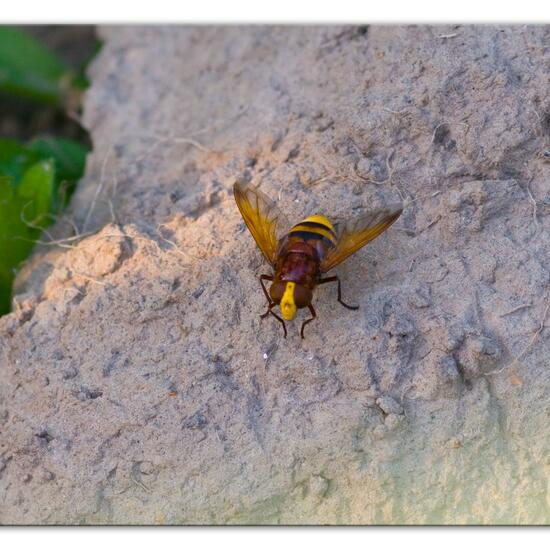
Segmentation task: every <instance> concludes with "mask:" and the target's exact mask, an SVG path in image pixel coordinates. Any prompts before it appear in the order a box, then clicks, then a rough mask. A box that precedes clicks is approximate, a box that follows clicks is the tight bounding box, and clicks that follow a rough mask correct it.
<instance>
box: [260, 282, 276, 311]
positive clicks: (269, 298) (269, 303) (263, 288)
mask: <svg viewBox="0 0 550 550" xmlns="http://www.w3.org/2000/svg"><path fill="white" fill-rule="evenodd" d="M264 281H273V277H272V276H271V275H260V284H261V285H262V290H263V291H264V294H265V297H266V298H267V305H268V309H267V311H266V312H265V313H264V314H262V315H260V317H261V318H262V319H263V318H264V317H267V316H268V315H269V312H270V311H271V308H272V307H274V306H275V302H272V301H271V297H270V296H269V293H268V292H267V289H266V288H265V285H264Z"/></svg>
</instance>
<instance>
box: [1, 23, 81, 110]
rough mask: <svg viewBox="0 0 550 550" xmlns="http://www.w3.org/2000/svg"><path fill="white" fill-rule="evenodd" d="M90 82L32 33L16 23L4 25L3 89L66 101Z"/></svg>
mask: <svg viewBox="0 0 550 550" xmlns="http://www.w3.org/2000/svg"><path fill="white" fill-rule="evenodd" d="M86 84H87V83H86V81H85V79H83V78H82V75H81V74H76V73H75V72H74V71H73V70H72V69H71V68H70V67H68V66H67V65H66V64H65V63H64V62H63V61H62V60H61V59H59V58H58V57H56V56H55V55H54V54H53V53H51V52H50V51H49V50H48V49H46V48H45V47H44V46H42V44H40V42H38V41H37V40H35V39H34V38H33V37H32V36H30V35H29V34H27V33H25V32H23V31H21V30H19V29H17V28H15V27H9V26H0V91H2V92H4V93H6V94H11V95H16V96H18V97H26V98H28V99H33V100H36V101H40V102H43V103H48V104H53V105H65V104H67V102H68V101H72V100H73V97H74V96H75V95H78V92H79V90H80V89H82V88H84V87H85V86H86Z"/></svg>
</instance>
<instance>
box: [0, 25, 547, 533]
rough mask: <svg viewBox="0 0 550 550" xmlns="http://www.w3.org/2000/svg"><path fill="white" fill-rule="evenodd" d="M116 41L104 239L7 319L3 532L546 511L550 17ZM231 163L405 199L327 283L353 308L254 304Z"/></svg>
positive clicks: (341, 215)
mask: <svg viewBox="0 0 550 550" xmlns="http://www.w3.org/2000/svg"><path fill="white" fill-rule="evenodd" d="M365 31H368V32H365ZM100 32H101V35H102V38H103V40H104V45H103V48H102V50H101V52H100V54H99V56H98V58H97V59H96V60H95V62H94V63H93V66H92V68H91V70H90V75H89V76H90V79H91V83H92V84H91V87H90V89H89V90H88V91H87V93H86V99H85V109H84V118H83V123H84V124H85V126H86V127H87V128H88V129H89V131H90V132H91V138H92V142H93V143H94V150H93V152H92V153H91V154H90V156H89V158H88V161H87V169H86V174H85V177H84V179H83V181H82V182H81V184H80V185H79V187H78V189H77V191H76V194H75V196H74V198H73V200H72V204H71V208H70V211H69V212H67V215H68V216H70V218H71V219H72V220H73V219H74V222H75V223H76V224H77V226H78V228H79V231H81V232H82V233H83V238H82V239H81V240H71V241H70V245H71V248H66V247H65V248H55V249H54V248H53V247H44V248H39V249H37V251H36V253H35V255H34V257H33V258H31V260H30V261H29V262H28V263H27V265H26V266H25V267H24V268H23V269H22V270H21V272H20V274H19V276H18V279H17V286H16V291H15V297H14V312H13V313H11V314H9V315H7V316H5V317H4V318H2V319H0V373H1V380H2V383H1V384H0V410H1V411H2V414H0V423H1V426H2V429H1V430H0V457H1V458H2V462H1V464H2V466H1V469H2V471H1V472H0V502H2V505H1V507H0V523H2V524H58V523H63V524H67V523H68V524H83V523H93V524H107V523H114V524H135V523H146V524H152V523H165V524H178V523H192V524H213V523H215V524H216V523H220V524H227V523H239V524H243V523H263V524H266V523H267V524H276V523H285V524H290V523H301V524H302V523H306V524H325V523H346V524H347V523H376V524H380V523H386V524H415V523H416V524H457V523H459V524H472V523H475V524H494V523H498V524H501V523H506V524H508V523H522V524H545V523H549V522H550V507H549V502H548V495H547V490H546V486H547V482H548V479H547V477H548V475H547V470H545V469H544V467H542V466H544V465H545V464H547V460H548V456H550V426H549V423H548V416H547V415H548V409H549V407H550V370H549V369H548V365H547V363H548V361H547V355H548V352H547V350H548V348H549V330H548V323H549V322H550V321H549V319H548V315H547V317H546V320H545V311H546V305H547V289H548V283H549V281H550V276H549V271H548V265H550V261H549V257H548V250H549V248H550V247H549V246H548V245H549V235H550V231H549V227H548V202H547V200H546V196H547V186H548V181H549V180H550V163H548V162H546V161H545V160H544V158H543V156H542V155H541V154H540V152H541V151H545V150H546V149H548V144H547V142H546V139H547V137H548V127H547V126H548V125H547V120H548V116H549V115H548V113H549V112H550V107H549V106H548V102H547V101H546V99H545V98H547V95H548V93H547V92H548V82H547V74H546V73H545V71H542V70H535V69H534V68H537V67H539V68H540V67H546V66H548V65H549V63H550V50H548V48H547V47H546V45H547V43H548V36H547V35H548V28H547V27H544V26H522V27H506V26H502V25H499V26H498V28H497V27H494V26H490V25H486V26H478V27H472V26H461V25H458V26H456V27H453V29H452V31H449V33H447V34H449V35H450V34H452V35H453V37H452V38H441V36H440V35H441V34H442V33H443V32H445V33H446V30H445V29H443V28H442V27H426V26H402V27H392V26H379V27H378V26H370V27H368V29H367V28H365V27H360V28H359V27H352V26H348V27H337V26H330V27H329V26H325V27H321V26H317V27H280V26H279V27H260V26H252V27H250V26H249V27H204V26H201V27H198V26H197V27H174V26H171V27H163V26H154V27H139V28H138V27H104V28H102V29H101V31H100ZM518 45H519V46H518ZM159 60H161V61H162V62H159ZM427 60H429V62H428V61H427ZM236 178H241V179H243V180H245V181H250V182H251V183H252V184H253V185H260V187H261V189H262V190H263V191H264V192H265V193H266V194H267V195H269V196H270V197H272V198H273V199H275V200H277V201H280V203H279V206H280V209H281V211H282V212H284V214H286V216H287V217H288V218H289V220H290V221H291V222H295V221H297V220H298V219H300V217H302V216H304V215H306V214H310V213H313V212H317V211H320V212H324V213H326V214H327V215H329V216H331V217H333V218H334V219H335V221H341V220H346V219H348V218H350V217H353V216H356V215H361V214H362V213H364V212H366V211H367V210H369V209H370V208H376V207H377V206H381V205H384V204H388V203H389V202H393V201H395V200H399V199H400V198H404V199H406V207H405V210H404V213H403V215H402V217H401V218H400V219H399V220H398V221H397V222H396V224H395V225H394V226H392V227H391V228H390V229H389V230H388V231H387V232H386V233H384V234H383V235H382V236H380V237H379V238H377V239H376V240H374V241H373V242H372V243H371V244H369V245H368V246H367V247H366V248H365V249H364V250H361V251H360V252H358V253H357V254H355V255H354V256H353V257H351V258H349V259H348V260H347V261H346V262H345V263H343V264H341V265H340V266H338V267H337V269H335V270H334V274H338V275H339V277H340V279H341V281H342V297H343V299H344V301H346V302H349V303H353V304H355V303H357V304H358V305H359V306H360V310H359V311H350V310H347V309H345V308H343V307H341V306H340V304H338V302H337V301H336V288H334V286H332V287H331V285H323V286H321V287H320V288H319V289H318V290H317V291H316V295H315V299H314V305H315V308H316V311H317V319H316V320H315V322H313V323H310V324H309V325H308V326H307V328H306V331H305V334H306V338H305V340H302V339H301V338H300V336H299V328H300V323H301V321H302V320H303V319H305V317H304V316H302V314H301V312H300V314H299V319H298V320H297V321H296V322H293V323H289V324H288V329H289V334H288V338H287V339H286V340H285V339H283V337H282V331H281V327H280V325H279V323H278V322H277V321H276V319H274V318H272V317H270V318H265V319H263V320H261V319H260V318H259V315H260V314H261V313H263V312H264V311H265V305H266V302H265V297H264V295H263V293H262V292H261V288H260V286H259V283H258V276H259V275H260V274H262V273H269V272H270V268H269V266H268V265H267V264H266V262H265V261H264V259H263V258H262V256H261V254H260V252H259V251H258V250H257V247H256V245H255V244H254V241H253V239H252V237H251V236H250V234H249V233H248V231H247V230H246V227H245V225H244V223H243V221H242V218H241V217H240V215H239V212H238V210H237V208H236V206H235V203H234V201H233V199H232V197H231V194H232V190H231V189H232V184H233V182H234V180H235V179H236ZM373 182H379V184H378V185H377V184H376V183H373ZM380 182H384V183H380ZM527 182H529V184H528V185H527ZM533 201H534V202H533ZM545 201H546V202H545ZM535 207H536V209H535ZM66 226H67V224H65V225H63V224H62V222H61V221H60V222H59V224H57V225H56V226H54V227H52V228H50V229H51V231H52V235H55V237H56V238H63V237H71V236H72V233H70V234H66V233H64V232H66V231H67V227H66ZM523 304H525V305H526V307H523V308H520V309H516V308H517V307H518V306H521V305H523ZM541 327H542V328H541ZM46 379H48V380H49V383H48V384H47V385H46V384H45V383H44V381H45V380H46ZM390 396H393V397H390ZM375 399H377V403H375V402H374V400H375ZM403 409H405V410H406V416H405V414H404V410H403ZM541 465H542V466H541ZM46 472H49V473H50V474H51V475H52V476H53V477H52V478H51V479H47V477H49V474H47V473H46Z"/></svg>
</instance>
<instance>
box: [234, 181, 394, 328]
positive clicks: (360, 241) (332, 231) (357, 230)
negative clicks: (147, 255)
mask: <svg viewBox="0 0 550 550" xmlns="http://www.w3.org/2000/svg"><path fill="white" fill-rule="evenodd" d="M233 193H234V195H235V201H236V202H237V206H238V207H239V210H240V212H241V215H242V217H243V219H244V221H245V223H246V225H247V227H248V229H249V230H250V233H252V236H253V237H254V239H255V241H256V244H257V245H258V247H259V248H260V250H261V251H262V253H263V255H264V256H265V258H266V260H267V261H268V262H269V263H270V264H271V267H272V268H273V270H274V274H273V275H260V284H261V285H262V290H263V292H264V294H265V297H266V298H267V303H268V307H267V311H266V312H265V313H264V314H263V315H261V317H262V318H264V317H266V316H267V315H269V314H271V315H273V317H275V319H277V320H278V321H279V322H280V323H281V324H282V325H283V330H284V334H285V338H286V336H287V330H286V325H285V321H291V320H292V319H294V317H295V316H296V310H297V309H300V308H305V307H307V308H308V309H309V312H310V313H311V317H310V318H309V319H306V320H305V321H304V322H303V324H302V328H301V330H300V335H301V337H302V338H304V328H305V326H306V325H307V324H308V323H311V321H313V320H314V319H315V318H316V317H317V314H316V313H315V309H314V307H313V305H312V304H311V300H312V298H313V290H314V289H315V287H316V286H317V285H322V284H325V283H333V282H334V283H338V301H339V302H340V303H341V304H342V305H343V306H344V307H346V308H348V309H358V306H350V305H348V304H346V303H344V302H343V300H342V285H341V283H340V279H339V278H338V276H337V275H334V276H332V277H325V278H324V277H323V275H324V274H325V273H327V272H328V271H330V270H331V269H332V268H333V267H335V266H337V265H338V264H339V263H341V262H343V261H344V260H345V259H346V258H347V257H348V256H350V255H351V254H353V253H354V252H357V250H359V249H360V248H361V247H362V246H364V245H366V244H367V243H368V242H369V241H372V240H373V239H374V238H375V237H377V236H378V235H380V233H382V232H383V231H385V230H386V229H387V228H388V227H389V226H390V225H391V224H392V223H393V222H394V221H395V220H397V218H398V217H399V216H400V215H401V212H402V210H403V208H402V205H401V204H399V205H394V206H390V207H387V208H381V209H378V210H375V211H373V212H370V213H368V214H366V215H364V216H361V217H359V218H357V219H355V220H351V221H349V222H347V223H345V224H343V225H341V226H336V227H335V226H334V225H333V224H332V223H331V221H330V220H329V219H328V218H327V217H326V216H323V215H322V214H314V215H313V216H309V217H307V218H305V219H304V220H302V221H301V222H299V223H297V224H296V225H294V226H292V227H290V226H289V225H288V224H287V223H286V218H285V216H284V215H283V214H282V212H280V210H279V209H278V208H277V206H276V205H275V204H274V203H273V202H272V201H271V200H270V199H269V198H268V197H266V196H265V195H264V194H263V193H262V192H261V191H259V190H258V189H256V188H254V187H252V186H250V185H247V184H243V183H240V182H236V183H235V184H234V186H233ZM289 227H290V228H289ZM265 281H271V287H270V289H269V292H268V291H267V289H266V287H265V284H264V282H265ZM277 305H278V306H279V309H280V311H281V315H282V318H281V317H279V315H277V314H276V313H275V312H274V311H273V308H274V307H275V306H277Z"/></svg>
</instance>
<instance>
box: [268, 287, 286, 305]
mask: <svg viewBox="0 0 550 550" xmlns="http://www.w3.org/2000/svg"><path fill="white" fill-rule="evenodd" d="M285 288H286V283H281V282H279V283H273V284H272V285H271V288H270V289H269V295H270V296H271V299H272V300H273V301H274V302H275V303H276V304H280V303H281V299H282V298H283V294H284V293H285Z"/></svg>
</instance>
